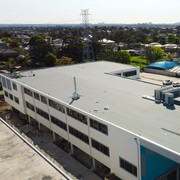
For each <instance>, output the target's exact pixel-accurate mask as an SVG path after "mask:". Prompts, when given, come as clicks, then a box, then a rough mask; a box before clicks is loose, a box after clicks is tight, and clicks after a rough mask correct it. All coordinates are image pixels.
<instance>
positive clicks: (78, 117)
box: [67, 108, 87, 124]
mask: <svg viewBox="0 0 180 180" xmlns="http://www.w3.org/2000/svg"><path fill="white" fill-rule="evenodd" d="M67 114H68V115H69V116H71V117H73V118H74V119H76V120H78V121H80V122H82V123H84V124H87V119H86V116H84V115H83V114H80V113H78V112H76V111H74V110H72V109H68V108H67Z"/></svg>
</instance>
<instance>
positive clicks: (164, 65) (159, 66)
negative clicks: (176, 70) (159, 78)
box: [147, 61, 179, 69]
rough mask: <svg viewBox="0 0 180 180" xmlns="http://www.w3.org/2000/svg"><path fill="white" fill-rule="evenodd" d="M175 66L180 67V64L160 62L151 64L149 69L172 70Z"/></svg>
mask: <svg viewBox="0 0 180 180" xmlns="http://www.w3.org/2000/svg"><path fill="white" fill-rule="evenodd" d="M175 66H179V64H178V63H176V62H172V61H160V62H155V63H152V64H149V65H148V66H147V67H149V68H157V69H170V68H172V67H175Z"/></svg>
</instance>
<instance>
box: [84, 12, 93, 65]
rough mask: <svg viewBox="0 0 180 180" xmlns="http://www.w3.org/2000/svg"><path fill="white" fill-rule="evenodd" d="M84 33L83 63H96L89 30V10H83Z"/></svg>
mask: <svg viewBox="0 0 180 180" xmlns="http://www.w3.org/2000/svg"><path fill="white" fill-rule="evenodd" d="M81 16H82V25H83V27H84V31H83V62H89V61H94V60H95V59H94V52H93V46H92V41H91V37H92V36H91V31H90V28H89V9H82V10H81Z"/></svg>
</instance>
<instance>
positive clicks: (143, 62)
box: [130, 56, 148, 70]
mask: <svg viewBox="0 0 180 180" xmlns="http://www.w3.org/2000/svg"><path fill="white" fill-rule="evenodd" d="M147 64H148V63H147V59H146V58H143V57H141V56H132V57H131V60H130V65H132V66H139V67H140V70H143V68H145V67H146V66H147Z"/></svg>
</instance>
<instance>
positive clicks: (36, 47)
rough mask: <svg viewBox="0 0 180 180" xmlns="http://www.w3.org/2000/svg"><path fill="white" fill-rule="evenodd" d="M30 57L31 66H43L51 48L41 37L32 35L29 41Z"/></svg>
mask: <svg viewBox="0 0 180 180" xmlns="http://www.w3.org/2000/svg"><path fill="white" fill-rule="evenodd" d="M29 45H30V57H31V58H32V63H33V65H34V64H36V63H40V64H43V65H44V64H45V62H44V61H45V59H46V56H47V55H48V53H52V47H51V46H50V44H48V43H47V42H46V41H45V38H44V37H43V36H42V35H34V36H32V37H31V38H30V40H29Z"/></svg>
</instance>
